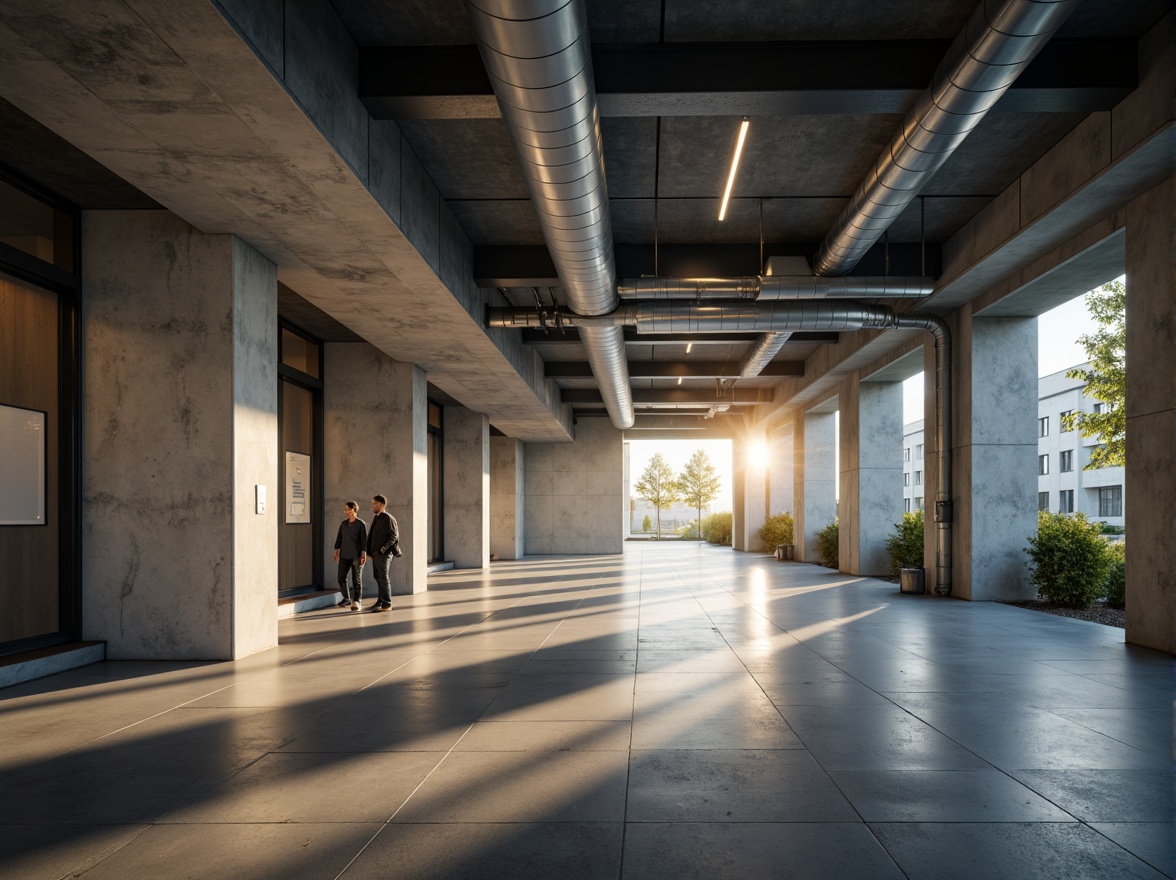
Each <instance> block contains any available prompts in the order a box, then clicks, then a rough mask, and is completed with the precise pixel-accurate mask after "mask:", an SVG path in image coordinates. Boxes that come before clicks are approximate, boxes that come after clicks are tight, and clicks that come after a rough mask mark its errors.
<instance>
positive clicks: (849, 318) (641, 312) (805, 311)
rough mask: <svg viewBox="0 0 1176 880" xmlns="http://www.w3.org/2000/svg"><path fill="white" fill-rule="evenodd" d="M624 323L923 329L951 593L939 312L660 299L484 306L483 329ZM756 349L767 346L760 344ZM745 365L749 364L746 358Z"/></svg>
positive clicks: (695, 327) (668, 328) (946, 360)
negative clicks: (929, 356)
mask: <svg viewBox="0 0 1176 880" xmlns="http://www.w3.org/2000/svg"><path fill="white" fill-rule="evenodd" d="M610 325H612V326H616V327H618V329H619V327H620V326H622V325H628V326H633V327H636V328H637V330H638V332H639V333H645V334H655V333H746V332H748V331H752V332H756V333H763V334H765V335H772V334H781V335H786V334H788V333H794V332H797V331H803V330H818V331H819V330H864V329H869V328H874V329H879V330H925V331H926V332H928V333H930V334H931V335H932V336H933V337H934V338H935V423H936V442H937V444H938V453H937V454H938V459H939V472H938V474H937V475H936V485H935V526H936V535H935V569H936V583H935V592H936V593H937V594H939V595H941V596H949V595H951V563H952V558H951V556H952V554H951V524H952V520H953V514H952V502H951V477H952V474H951V444H952V439H951V335H950V333H949V331H948V327H947V323H946V322H945V321H944V320H943V319H942V318H940V317H938V316H937V315H899V314H896V313H895V311H894V309H892V308H890V307H889V306H875V305H870V304H868V303H859V302H853V301H848V300H824V301H817V302H807V301H799V302H797V301H790V302H789V301H786V302H731V303H727V304H719V303H714V304H711V303H699V302H682V301H681V300H658V301H654V302H643V303H635V304H633V305H627V306H622V307H621V308H619V309H617V310H616V311H615V312H613V313H612V314H609V315H599V316H594V317H580V316H576V315H568V314H566V313H554V314H551V313H544V312H536V311H534V310H532V309H487V310H486V326H488V327H516V328H522V327H553V326H565V327H578V328H580V333H581V334H583V333H584V331H585V330H586V329H588V328H589V327H599V326H610ZM760 345H761V346H763V345H765V343H764V342H762V341H761V343H760ZM744 363H745V364H746V363H747V361H745V362H744Z"/></svg>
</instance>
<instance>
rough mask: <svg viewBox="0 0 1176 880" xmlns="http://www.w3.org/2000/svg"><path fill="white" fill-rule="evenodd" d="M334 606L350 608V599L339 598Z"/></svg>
mask: <svg viewBox="0 0 1176 880" xmlns="http://www.w3.org/2000/svg"><path fill="white" fill-rule="evenodd" d="M335 607H336V608H350V607H351V600H350V599H340V600H339V601H338V603H337V604H336V605H335Z"/></svg>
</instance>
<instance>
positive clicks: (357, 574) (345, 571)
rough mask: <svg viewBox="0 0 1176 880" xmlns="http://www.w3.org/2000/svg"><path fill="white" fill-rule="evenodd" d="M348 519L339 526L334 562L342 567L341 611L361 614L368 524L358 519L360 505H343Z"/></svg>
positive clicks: (340, 569)
mask: <svg viewBox="0 0 1176 880" xmlns="http://www.w3.org/2000/svg"><path fill="white" fill-rule="evenodd" d="M343 513H344V514H345V515H346V516H347V519H345V520H343V522H341V523H339V534H337V535H336V536H335V561H336V562H337V563H339V592H340V593H342V594H343V598H342V599H340V600H339V607H340V608H347V607H350V608H351V610H352V611H358V610H359V601H360V600H361V599H362V598H363V564H364V563H365V562H367V538H368V534H367V523H365V522H364V521H363V520H362V519H360V518H359V505H358V504H356V503H355V502H354V501H348V502H347V503H346V504H344V505H343ZM349 575H350V580H351V591H350V595H348V590H347V581H348V579H349V578H348V576H349Z"/></svg>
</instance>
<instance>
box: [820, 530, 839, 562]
mask: <svg viewBox="0 0 1176 880" xmlns="http://www.w3.org/2000/svg"><path fill="white" fill-rule="evenodd" d="M817 552H819V553H820V554H821V565H823V566H825V567H826V568H837V567H839V566H840V565H841V560H840V555H841V529H840V526H838V521H837V520H836V519H834V520H833V522H831V523H829V525H827V526H825V528H823V529H821V530H820V531H819V532H817Z"/></svg>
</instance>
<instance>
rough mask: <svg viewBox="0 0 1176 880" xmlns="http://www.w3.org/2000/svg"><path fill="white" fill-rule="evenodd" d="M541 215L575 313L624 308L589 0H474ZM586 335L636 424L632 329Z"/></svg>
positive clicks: (498, 93) (619, 405)
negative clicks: (628, 342) (629, 350)
mask: <svg viewBox="0 0 1176 880" xmlns="http://www.w3.org/2000/svg"><path fill="white" fill-rule="evenodd" d="M466 11H467V12H468V13H469V18H470V25H471V26H472V27H473V31H474V36H475V37H476V38H477V40H478V49H479V51H480V52H481V55H482V61H483V63H484V64H485V65H486V72H487V73H488V74H489V75H490V82H491V85H492V86H493V87H494V94H495V97H497V99H498V106H499V109H500V110H501V111H502V119H503V122H505V123H506V128H507V131H508V132H509V133H510V137H511V141H512V142H513V143H514V148H515V153H516V155H517V157H518V160H519V168H520V169H521V171H522V173H523V180H524V182H525V183H526V185H527V190H528V191H529V193H530V195H531V204H532V205H533V206H534V208H535V215H536V219H537V220H538V222H539V227H540V229H542V231H543V239H544V241H545V242H546V243H547V250H548V251H549V252H550V254H551V259H552V261H553V262H554V263H555V271H556V273H557V274H558V275H559V281H560V285H561V286H562V287H563V289H564V293H565V295H566V296H567V301H568V305H569V306H570V307H571V309H572V311H574V312H576V313H577V314H580V315H605V314H608V313H609V312H611V311H612V310H613V309H615V308H616V307H617V304H618V302H619V300H618V298H617V292H616V289H617V288H616V267H615V263H614V260H613V236H612V223H611V220H610V218H609V205H608V189H607V186H606V185H605V178H604V156H603V152H602V150H601V142H600V118H599V113H598V110H597V105H596V87H595V84H594V81H593V76H592V51H591V50H592V47H591V44H590V43H589V38H588V19H587V15H586V14H585V11H584V4H583V2H582V0H466ZM580 339H581V340H582V341H583V343H584V349H585V351H586V353H587V356H588V363H589V364H591V366H592V374H593V375H594V376H595V377H596V381H597V384H598V385H599V386H600V393H601V395H602V396H603V398H604V404H605V407H606V408H607V409H608V413H609V416H610V417H611V419H612V423H613V424H614V425H616V426H617V427H618V428H622V429H623V428H630V427H632V426H633V394H632V390H631V388H630V387H629V370H628V364H627V362H626V360H625V339H624V331H623V330H622V329H621V328H620V327H617V326H595V325H594V326H591V327H583V328H581V330H580Z"/></svg>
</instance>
